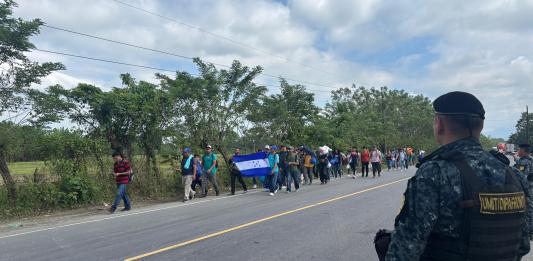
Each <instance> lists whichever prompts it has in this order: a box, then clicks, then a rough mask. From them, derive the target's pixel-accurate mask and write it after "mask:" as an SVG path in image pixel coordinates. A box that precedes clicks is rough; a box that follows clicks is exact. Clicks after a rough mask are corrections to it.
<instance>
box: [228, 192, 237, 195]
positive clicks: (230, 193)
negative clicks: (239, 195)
mask: <svg viewBox="0 0 533 261" xmlns="http://www.w3.org/2000/svg"><path fill="white" fill-rule="evenodd" d="M234 195H235V193H232V192H229V193H226V196H234Z"/></svg>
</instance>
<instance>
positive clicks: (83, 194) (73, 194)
mask: <svg viewBox="0 0 533 261" xmlns="http://www.w3.org/2000/svg"><path fill="white" fill-rule="evenodd" d="M59 191H60V203H61V205H62V206H63V207H72V206H76V205H80V204H85V203H91V202H93V201H94V199H95V196H96V193H95V191H96V186H95V184H94V182H92V181H91V180H90V179H88V178H87V177H84V176H65V177H63V178H61V182H60V184H59Z"/></svg>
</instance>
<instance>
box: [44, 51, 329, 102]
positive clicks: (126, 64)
mask: <svg viewBox="0 0 533 261" xmlns="http://www.w3.org/2000/svg"><path fill="white" fill-rule="evenodd" d="M34 50H36V51H39V52H44V53H51V54H57V55H62V56H68V57H74V58H79V59H86V60H92V61H98V62H105V63H112V64H119V65H125V66H131V67H137V68H142V69H150V70H155V71H163V72H172V73H176V72H177V71H176V70H170V69H165V68H158V67H153V66H146V65H140V64H133V63H126V62H120V61H115V60H109V59H101V58H95V57H89V56H83V55H77V54H70V53H64V52H57V51H50V50H44V49H38V48H35V49H34ZM189 74H190V75H193V76H200V75H198V74H193V73H189ZM257 84H259V85H262V86H265V87H274V88H278V89H280V88H281V87H280V86H275V85H267V84H261V83H257ZM306 90H309V91H315V92H327V93H329V91H324V90H315V89H306Z"/></svg>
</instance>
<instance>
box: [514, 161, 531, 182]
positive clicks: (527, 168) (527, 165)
mask: <svg viewBox="0 0 533 261" xmlns="http://www.w3.org/2000/svg"><path fill="white" fill-rule="evenodd" d="M514 167H515V168H517V169H518V170H520V172H522V173H524V175H526V177H528V179H530V180H533V179H532V178H531V177H529V175H531V174H533V158H531V156H525V157H521V158H519V159H518V160H517V161H516V164H515V165H514Z"/></svg>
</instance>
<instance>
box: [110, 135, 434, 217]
mask: <svg viewBox="0 0 533 261" xmlns="http://www.w3.org/2000/svg"><path fill="white" fill-rule="evenodd" d="M259 151H263V152H265V153H266V154H267V155H268V157H267V159H268V164H269V166H270V169H271V172H270V175H267V176H261V177H251V178H250V179H251V180H252V188H254V189H255V188H257V187H258V184H259V183H261V184H262V186H263V188H264V189H265V191H266V192H268V193H269V195H270V196H274V195H275V194H276V193H277V192H278V191H281V190H283V189H285V191H286V192H288V193H290V192H297V191H298V190H299V189H300V188H301V187H302V186H310V185H312V184H314V183H313V180H315V179H319V180H320V184H321V185H325V184H328V182H329V181H330V180H331V179H332V178H333V179H337V178H342V176H343V175H344V174H347V175H349V176H351V177H352V178H353V179H355V178H356V177H357V176H358V173H361V174H360V175H361V177H362V178H367V177H368V174H369V173H370V172H372V177H373V178H376V177H380V176H381V173H382V164H385V165H386V166H387V170H388V171H396V170H397V171H404V170H406V169H408V168H409V166H411V165H413V164H415V161H416V159H415V156H414V154H415V153H414V150H413V149H412V148H411V147H405V148H396V149H392V150H387V151H386V152H385V153H383V152H382V151H380V150H379V149H378V148H377V146H374V147H372V148H370V149H369V148H367V147H363V149H362V150H359V149H357V148H352V149H350V150H348V151H347V152H346V153H343V152H341V151H340V150H339V149H331V148H330V147H328V146H323V147H319V148H318V150H316V151H314V150H312V149H310V148H308V147H305V146H301V147H291V146H279V147H278V146H275V145H265V147H264V149H263V150H259ZM424 153H425V152H424V151H422V150H420V151H419V152H418V158H421V157H423V156H424ZM239 155H241V149H240V148H235V150H234V154H233V156H239ZM233 156H232V157H231V158H230V159H229V162H228V163H229V166H228V169H229V174H230V193H229V195H234V194H235V190H236V188H235V185H236V182H237V181H238V182H239V183H240V184H241V186H242V191H243V193H246V192H248V186H247V185H246V182H245V178H243V176H242V175H241V172H240V170H239V168H238V167H237V165H236V164H235V163H234V162H233ZM113 158H114V159H115V162H116V163H115V171H114V173H115V176H116V181H117V191H118V192H117V196H116V199H115V201H114V203H113V205H112V207H111V208H110V212H111V213H113V212H114V211H115V209H116V208H117V206H118V205H119V203H120V201H122V200H123V201H124V205H125V207H124V209H122V210H123V211H127V210H130V209H131V203H130V200H129V198H128V196H127V194H126V186H127V185H128V184H129V183H130V182H131V179H132V177H133V172H132V171H131V168H130V167H129V162H128V161H127V160H126V159H124V156H123V155H122V154H121V153H115V154H113ZM218 169H219V160H218V158H217V155H216V154H215V153H214V152H213V147H212V146H210V145H207V146H206V147H205V150H204V153H203V155H200V154H193V153H192V151H191V149H190V148H184V149H183V150H182V157H181V162H180V164H178V165H177V166H176V171H177V172H178V173H181V179H182V182H181V184H182V186H183V201H184V202H185V201H189V200H192V199H194V198H195V197H196V195H199V196H198V197H206V196H207V195H208V191H209V187H212V189H213V190H214V192H215V195H216V196H219V195H220V190H221V189H220V185H219V183H218V181H217V172H218Z"/></svg>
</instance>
